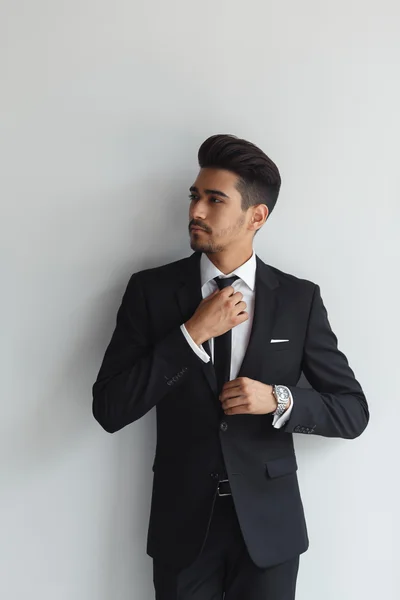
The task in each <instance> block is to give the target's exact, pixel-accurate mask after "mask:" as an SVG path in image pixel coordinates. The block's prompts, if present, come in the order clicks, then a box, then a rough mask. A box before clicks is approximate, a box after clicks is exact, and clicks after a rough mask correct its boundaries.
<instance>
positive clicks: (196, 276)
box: [176, 252, 218, 397]
mask: <svg viewBox="0 0 400 600" xmlns="http://www.w3.org/2000/svg"><path fill="white" fill-rule="evenodd" d="M200 258H201V252H195V253H194V254H192V255H191V256H190V257H189V259H188V261H187V263H186V268H185V269H184V273H183V277H182V279H181V285H180V287H179V288H178V290H177V292H176V298H177V302H178V305H179V308H180V311H181V314H182V317H183V322H185V321H187V320H188V319H190V317H191V316H192V315H193V313H194V312H195V311H196V309H197V307H198V305H199V304H200V302H201V301H202V299H203V296H202V294H201V276H200ZM203 347H204V349H205V350H206V352H207V354H208V355H209V356H211V352H210V345H209V343H208V341H206V342H204V344H203ZM202 369H203V373H204V376H205V378H206V380H207V381H208V384H209V386H210V388H211V391H212V392H213V396H215V397H216V396H217V393H218V388H217V377H216V374H215V370H214V365H213V363H212V361H211V360H209V361H208V362H207V363H205V362H204V363H203V364H202Z"/></svg>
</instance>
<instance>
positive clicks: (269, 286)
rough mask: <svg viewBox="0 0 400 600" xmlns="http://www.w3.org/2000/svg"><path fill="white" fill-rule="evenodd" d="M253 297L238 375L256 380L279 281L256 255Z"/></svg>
mask: <svg viewBox="0 0 400 600" xmlns="http://www.w3.org/2000/svg"><path fill="white" fill-rule="evenodd" d="M256 260H257V268H256V285H255V299H254V316H253V324H252V327H251V332H250V339H249V343H248V346H247V349H246V353H245V355H244V358H243V361H242V364H241V367H240V369H239V373H238V377H249V378H250V379H255V380H258V379H259V378H260V376H261V373H262V372H263V371H264V362H265V360H264V359H265V354H266V350H267V349H268V348H269V344H270V340H271V331H272V327H273V323H274V319H275V316H276V309H277V293H276V290H277V288H278V286H279V282H278V280H277V278H276V277H275V275H274V273H273V272H272V270H271V268H270V267H268V266H267V265H266V264H265V263H264V262H263V261H262V260H261V259H260V258H259V257H258V256H257V257H256Z"/></svg>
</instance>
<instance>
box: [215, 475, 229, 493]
mask: <svg viewBox="0 0 400 600" xmlns="http://www.w3.org/2000/svg"><path fill="white" fill-rule="evenodd" d="M228 481H229V479H221V481H218V488H217V491H218V496H221V497H222V496H231V494H221V492H220V491H219V484H220V483H226V482H228Z"/></svg>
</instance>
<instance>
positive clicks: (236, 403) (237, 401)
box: [219, 377, 290, 415]
mask: <svg viewBox="0 0 400 600" xmlns="http://www.w3.org/2000/svg"><path fill="white" fill-rule="evenodd" d="M219 399H220V401H221V403H222V408H223V409H224V412H225V414H226V415H267V414H270V413H273V412H275V410H276V407H277V401H276V400H275V397H274V395H273V393H272V385H267V384H266V383H261V381H255V380H254V379H250V378H249V377H238V378H237V379H234V380H233V381H227V382H226V383H225V384H224V387H223V389H222V392H221V394H220V397H219ZM289 406H290V401H289V402H288V406H287V408H289Z"/></svg>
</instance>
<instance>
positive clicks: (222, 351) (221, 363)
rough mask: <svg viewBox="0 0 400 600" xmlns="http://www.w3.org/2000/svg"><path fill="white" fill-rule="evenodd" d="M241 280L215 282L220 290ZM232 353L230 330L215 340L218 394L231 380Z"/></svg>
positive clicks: (236, 277)
mask: <svg viewBox="0 0 400 600" xmlns="http://www.w3.org/2000/svg"><path fill="white" fill-rule="evenodd" d="M236 279H239V277H238V276H237V275H234V276H233V277H225V278H224V279H220V277H215V278H214V281H215V282H216V283H217V285H218V287H219V289H220V290H223V289H224V288H226V287H228V286H229V285H232V283H233V282H234V281H235V280H236ZM231 353H232V330H231V329H229V330H228V331H227V332H226V333H223V334H222V335H219V336H218V337H216V338H214V368H215V373H216V376H217V384H218V394H220V393H221V391H222V388H223V386H224V383H226V382H227V381H229V379H230V371H231Z"/></svg>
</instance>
